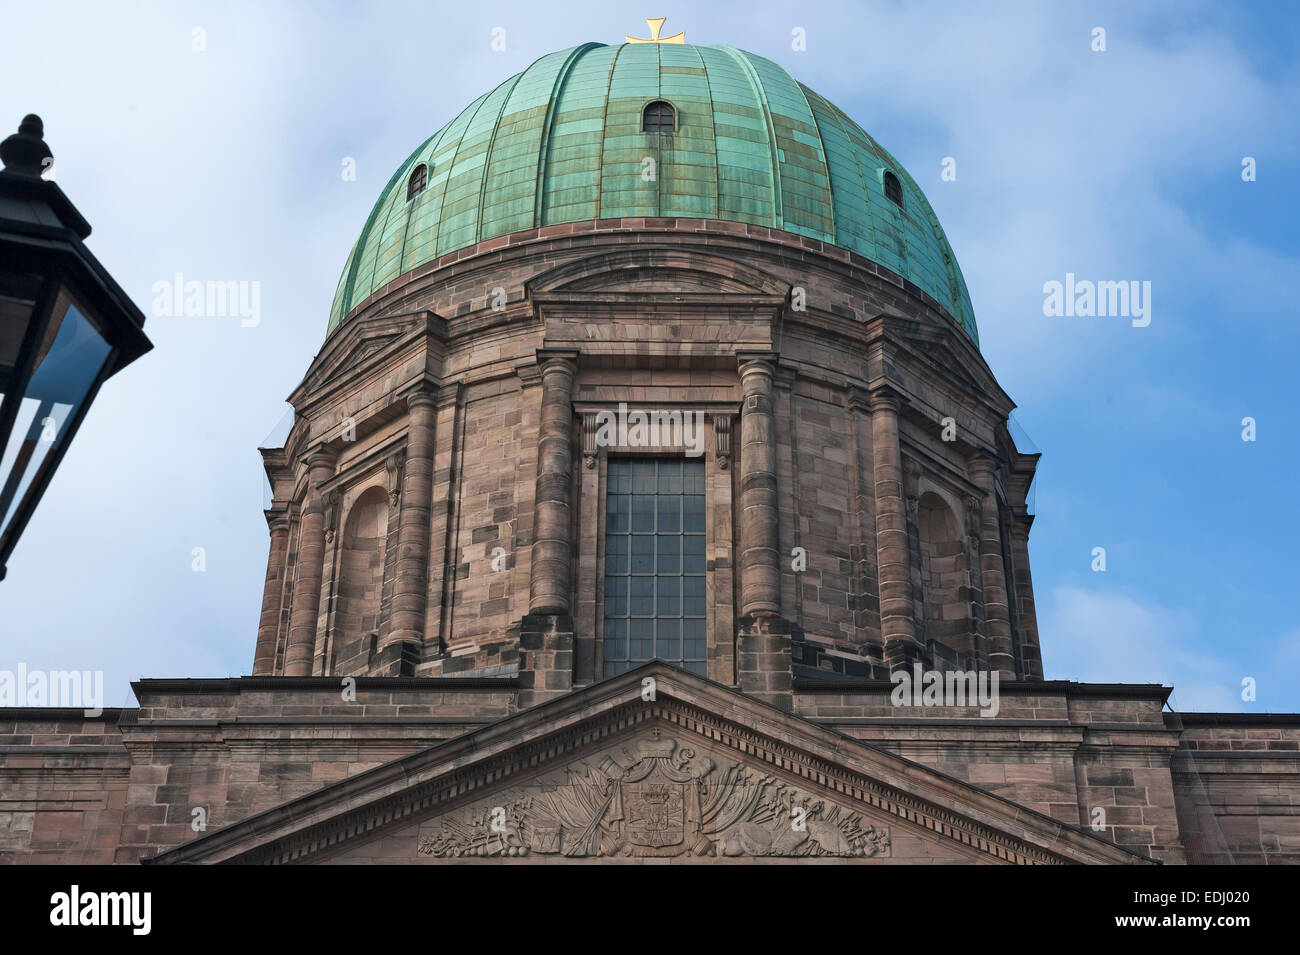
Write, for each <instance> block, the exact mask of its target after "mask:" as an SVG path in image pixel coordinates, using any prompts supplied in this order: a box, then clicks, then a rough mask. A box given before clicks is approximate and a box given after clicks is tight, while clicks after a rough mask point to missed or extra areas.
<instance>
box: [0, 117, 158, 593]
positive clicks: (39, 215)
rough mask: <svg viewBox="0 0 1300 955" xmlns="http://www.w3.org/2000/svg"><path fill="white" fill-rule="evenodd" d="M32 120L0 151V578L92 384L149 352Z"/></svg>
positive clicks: (133, 311)
mask: <svg viewBox="0 0 1300 955" xmlns="http://www.w3.org/2000/svg"><path fill="white" fill-rule="evenodd" d="M43 135H44V130H43V127H42V125H41V119H40V117H39V116H27V117H25V118H24V119H23V121H22V125H20V126H19V127H18V132H17V134H15V135H13V136H10V137H8V138H7V139H5V140H4V142H2V143H0V162H3V163H4V168H3V169H0V397H3V402H2V403H0V580H3V579H4V575H5V565H6V563H8V560H9V555H10V554H11V553H12V552H13V549H14V545H15V544H16V543H17V542H18V537H19V535H20V534H22V532H23V528H24V527H26V526H27V521H28V520H29V519H30V518H31V516H32V511H33V510H34V509H35V508H36V504H37V502H38V501H39V500H40V499H41V495H42V494H44V493H45V488H46V487H47V486H48V485H49V483H50V478H52V477H53V476H54V472H55V470H56V469H57V468H58V466H59V462H60V461H62V460H63V455H64V453H65V452H66V451H67V449H68V445H69V444H70V443H71V441H72V439H73V437H74V436H75V435H76V433H77V428H78V427H80V425H81V422H82V420H83V419H84V418H85V417H86V412H87V410H89V408H90V405H91V402H93V401H94V400H95V395H96V393H97V392H98V391H99V386H100V385H101V384H103V383H104V380H105V379H107V378H108V377H110V376H111V375H115V374H117V372H119V371H121V370H122V369H123V368H124V367H126V366H127V365H128V364H130V363H131V362H132V361H134V360H135V359H137V358H139V357H140V356H141V355H143V354H144V353H145V352H147V351H148V350H149V349H151V348H152V347H153V345H152V344H151V343H150V341H149V339H148V338H146V337H145V334H144V331H143V326H144V314H143V313H142V312H141V311H140V310H139V309H138V308H136V306H135V304H134V303H133V302H132V301H131V300H130V299H129V298H128V297H127V295H126V293H125V292H124V291H122V289H121V287H120V286H119V285H118V284H117V283H116V282H115V281H113V277H112V276H111V275H109V274H108V272H107V271H105V269H104V267H103V266H102V265H100V264H99V260H98V259H96V258H95V257H94V256H93V255H91V254H90V250H88V249H87V248H86V246H85V245H84V244H83V242H82V240H83V239H85V238H86V236H88V235H90V224H89V223H88V222H86V220H85V219H83V218H82V217H81V213H79V212H78V211H77V210H76V207H74V206H73V204H72V203H71V202H70V201H69V200H68V197H67V196H65V195H64V194H63V190H62V189H60V188H59V187H58V186H57V185H56V184H55V183H53V182H51V181H48V180H45V179H42V178H41V174H42V173H43V172H44V171H45V169H46V168H47V167H48V166H49V165H50V163H51V162H52V158H53V157H52V156H51V154H50V147H49V146H47V145H46V144H45V140H44V139H43V138H42V137H43Z"/></svg>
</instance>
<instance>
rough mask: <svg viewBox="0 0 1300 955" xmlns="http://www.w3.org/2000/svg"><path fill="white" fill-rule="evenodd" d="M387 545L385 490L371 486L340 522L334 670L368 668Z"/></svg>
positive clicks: (341, 673)
mask: <svg viewBox="0 0 1300 955" xmlns="http://www.w3.org/2000/svg"><path fill="white" fill-rule="evenodd" d="M387 547H388V492H387V491H386V490H385V489H384V488H382V487H372V488H370V489H369V490H367V491H366V492H365V493H364V494H362V495H361V496H360V497H359V498H357V500H356V503H355V504H353V505H352V510H351V511H349V512H348V519H347V523H346V524H344V526H343V540H342V546H341V547H340V548H339V569H338V588H337V594H338V600H337V603H336V605H335V606H336V608H337V609H336V613H335V616H334V627H333V639H332V640H331V645H332V653H331V660H330V672H331V673H332V674H335V675H338V676H356V675H359V674H363V673H365V672H367V670H366V668H367V666H368V665H369V657H370V645H371V636H372V635H373V634H376V633H377V632H378V631H379V608H380V603H381V601H382V599H383V590H384V553H385V551H386V550H387Z"/></svg>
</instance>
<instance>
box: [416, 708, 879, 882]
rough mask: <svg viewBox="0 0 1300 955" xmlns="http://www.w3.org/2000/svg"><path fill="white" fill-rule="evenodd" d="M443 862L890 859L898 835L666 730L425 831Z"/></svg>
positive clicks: (429, 847)
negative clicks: (723, 760)
mask: <svg viewBox="0 0 1300 955" xmlns="http://www.w3.org/2000/svg"><path fill="white" fill-rule="evenodd" d="M417 851H418V852H419V853H420V854H422V855H429V856H437V857H444V858H447V857H464V856H498V857H501V856H526V855H530V854H541V855H556V856H569V857H574V858H581V857H601V856H603V857H607V858H608V857H647V856H650V857H673V856H696V857H717V856H724V857H726V856H777V857H795V858H797V857H806V856H839V857H844V858H868V857H884V856H888V855H889V854H890V836H889V828H888V827H885V826H875V825H869V824H867V823H865V822H864V821H863V819H862V817H861V816H859V815H858V814H856V813H852V812H848V811H846V810H845V809H844V808H843V807H841V806H839V805H836V804H833V803H831V804H828V803H826V802H825V801H824V800H822V799H819V798H817V797H815V796H811V795H809V794H807V793H804V792H802V791H800V790H798V789H796V788H794V787H792V786H790V785H788V784H786V783H784V782H780V781H778V780H776V779H775V778H774V777H772V776H771V775H768V774H766V773H763V772H761V771H757V770H754V769H751V768H749V767H746V766H744V765H741V764H738V763H731V764H728V765H725V766H720V765H718V764H717V763H715V761H714V760H713V758H711V757H710V756H708V755H705V754H703V753H696V751H695V750H693V749H691V748H689V747H687V746H679V745H678V743H677V742H676V741H675V740H673V739H669V738H665V737H660V736H659V735H658V733H657V732H655V731H652V735H651V736H650V737H647V738H643V739H639V740H637V741H635V743H632V744H629V745H628V746H624V747H622V748H621V749H619V750H618V751H616V752H609V753H605V754H603V755H602V756H600V757H597V759H596V760H595V761H594V762H592V763H585V762H583V763H576V764H573V765H571V766H569V767H568V768H567V769H566V770H565V779H564V780H563V781H559V782H558V784H556V785H549V786H548V785H545V784H542V785H538V786H536V788H530V789H527V790H524V791H522V792H519V791H516V792H512V793H507V794H502V795H500V796H498V797H496V798H495V799H490V798H489V799H485V800H482V801H480V802H478V803H475V804H474V805H473V806H471V807H468V808H466V809H462V810H459V811H457V812H453V813H451V814H449V815H447V816H443V817H442V818H440V819H438V820H435V821H434V822H431V823H429V824H427V825H425V826H423V827H422V828H421V830H420V835H419V841H418V844H417Z"/></svg>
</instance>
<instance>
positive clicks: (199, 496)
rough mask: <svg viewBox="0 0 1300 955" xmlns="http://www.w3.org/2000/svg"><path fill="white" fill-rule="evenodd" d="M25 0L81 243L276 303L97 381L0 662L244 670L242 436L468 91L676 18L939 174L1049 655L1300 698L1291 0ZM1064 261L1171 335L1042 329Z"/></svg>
mask: <svg viewBox="0 0 1300 955" xmlns="http://www.w3.org/2000/svg"><path fill="white" fill-rule="evenodd" d="M0 6H2V10H0V17H2V19H0V22H3V23H4V24H5V28H4V30H3V31H2V32H0V129H2V130H3V131H4V134H7V133H8V132H11V131H13V129H16V128H17V124H18V121H19V120H20V118H21V117H22V116H23V115H24V114H26V113H29V112H36V113H38V114H39V115H40V116H41V117H42V118H43V119H44V121H45V127H46V141H47V142H48V143H49V144H50V146H51V148H52V149H53V151H54V155H55V160H56V163H55V177H56V178H57V180H58V182H59V184H60V186H61V187H62V188H63V190H64V191H65V192H66V193H67V194H68V195H69V196H70V197H71V199H72V200H73V202H74V203H76V205H77V207H78V208H79V209H80V210H81V212H82V213H83V214H84V215H85V216H86V217H87V218H88V219H89V221H90V222H91V224H92V225H93V226H94V230H95V231H94V234H93V235H92V236H91V237H90V239H89V240H88V244H89V246H90V248H91V250H92V251H93V252H94V253H95V255H96V256H98V257H99V259H100V260H101V261H102V262H103V263H104V264H105V266H106V267H107V268H108V269H109V271H110V272H111V273H112V274H113V275H114V277H115V278H116V279H117V280H118V281H119V282H120V284H121V285H122V286H123V287H124V288H125V289H126V290H127V292H128V293H129V294H130V295H131V296H132V297H133V298H134V300H135V301H136V303H137V304H138V305H140V307H141V308H142V309H143V310H145V312H146V314H149V313H150V311H151V308H152V303H153V299H154V294H153V287H154V285H155V283H157V282H159V281H172V280H174V276H175V275H176V274H177V273H180V274H181V275H183V276H184V277H185V278H186V279H187V280H188V279H197V280H201V281H239V282H248V283H252V282H256V283H259V284H258V288H259V290H260V303H259V304H260V316H259V321H257V323H256V324H252V323H250V322H247V321H241V319H240V318H239V317H238V316H232V317H226V318H220V317H206V318H186V317H181V316H175V317H168V316H151V317H150V318H149V320H148V322H147V324H146V326H145V329H146V332H147V333H148V335H149V336H150V338H151V339H152V340H153V342H154V346H155V347H154V350H153V351H152V352H151V353H150V354H149V355H147V356H145V357H144V358H143V359H141V360H139V361H138V362H137V363H136V364H134V365H132V366H130V367H129V368H128V369H127V370H126V371H124V372H123V373H121V374H120V375H118V376H117V377H115V378H113V379H112V380H110V381H109V382H108V384H107V385H105V387H104V388H103V389H102V391H101V393H100V396H99V398H98V399H97V401H96V402H95V404H94V406H93V408H92V409H91V411H90V414H89V416H88V417H87V419H86V421H85V423H84V424H83V426H82V428H81V430H80V431H79V433H78V435H77V437H76V440H75V441H74V442H73V443H72V445H71V448H70V450H69V451H68V454H67V456H66V457H65V459H64V463H63V465H62V467H61V468H60V470H59V472H58V473H57V474H56V476H55V478H54V481H53V482H52V484H51V486H50V488H49V490H48V491H47V493H46V495H45V497H44V499H43V501H42V502H41V504H40V506H39V508H38V509H37V511H36V514H35V516H34V517H33V519H32V521H31V523H30V524H29V525H28V527H27V530H26V532H25V534H24V536H23V539H22V540H21V541H20V543H19V545H18V547H17V549H16V551H15V552H14V554H13V556H12V557H11V559H10V562H9V569H8V576H7V578H6V579H5V580H4V581H3V582H0V670H15V669H16V668H17V666H18V664H19V663H22V664H25V665H26V666H27V667H28V668H29V670H30V669H39V668H43V669H47V670H55V669H79V670H102V671H103V672H104V674H105V681H106V693H105V700H104V702H105V705H107V706H129V705H134V698H133V694H132V693H131V690H130V686H129V684H130V681H131V680H134V679H138V678H141V677H180V676H191V677H199V676H212V677H223V676H235V675H239V674H244V673H248V672H249V670H250V668H251V665H252V658H253V644H254V641H255V637H256V631H257V621H258V614H259V610H260V605H261V595H262V582H263V578H264V575H265V570H266V553H267V546H268V534H267V529H266V524H265V520H264V518H263V516H262V512H261V509H262V507H263V490H262V487H263V478H262V471H261V461H260V457H259V455H258V453H257V450H256V449H257V447H258V446H259V445H262V444H265V443H266V442H267V439H268V436H271V435H272V434H277V433H283V427H282V425H283V423H284V422H285V419H286V415H287V414H288V413H289V411H290V409H289V406H288V405H287V404H286V403H285V400H284V399H285V397H286V396H287V395H288V394H289V393H290V391H291V390H292V389H293V388H294V387H295V385H297V383H298V382H299V381H300V380H301V377H302V375H303V373H304V371H305V370H306V368H307V366H308V364H309V362H310V361H311V359H312V357H313V356H314V355H315V353H316V352H317V350H318V349H319V348H320V346H321V344H322V341H323V338H324V331H325V326H326V323H327V321H328V317H329V309H330V303H331V301H332V298H333V295H334V290H335V287H336V285H337V282H338V277H339V273H340V271H341V270H342V268H343V264H344V260H345V258H346V257H347V254H348V250H349V249H350V247H351V245H352V243H353V241H354V240H355V238H356V236H357V234H358V233H359V232H360V230H361V227H362V225H363V223H364V221H365V218H366V215H367V214H368V212H369V210H370V207H371V205H372V203H373V202H374V201H375V199H376V197H377V196H378V195H379V193H380V191H381V190H382V189H383V187H384V185H385V184H386V182H387V181H388V179H389V177H390V176H391V175H392V173H393V171H394V170H395V169H396V168H397V167H398V165H399V164H400V163H401V162H402V160H403V159H405V157H406V156H407V155H409V153H410V152H411V150H412V149H414V148H415V146H417V145H418V144H419V143H421V142H423V141H424V140H425V139H426V138H427V137H428V136H429V135H430V134H431V133H433V132H434V131H436V130H437V129H438V128H440V127H441V126H442V125H444V124H445V123H446V122H447V121H449V120H450V119H452V118H453V117H455V116H456V115H457V114H458V113H459V112H460V111H461V110H462V109H463V108H464V107H465V106H466V105H468V104H469V103H470V102H471V101H472V100H473V99H474V98H476V97H477V96H478V95H480V94H481V93H483V92H484V91H486V90H488V89H490V88H492V87H494V86H496V85H497V84H498V83H499V82H501V81H502V80H503V79H505V78H507V77H509V76H510V75H512V74H514V73H516V72H518V71H520V70H522V69H524V68H525V67H526V66H527V65H528V64H529V63H531V62H533V61H534V60H536V59H537V58H538V57H540V56H542V55H544V54H546V53H548V52H551V51H554V50H558V49H563V48H567V47H570V46H573V45H576V44H578V43H581V42H585V41H591V40H594V41H598V42H603V43H619V42H622V39H623V36H624V34H627V33H633V34H634V35H645V33H644V31H645V26H644V22H643V18H644V17H645V16H646V15H647V14H652V15H656V16H658V15H664V16H667V17H668V22H667V23H666V24H665V27H664V32H665V35H667V34H669V33H674V32H677V31H679V30H685V31H686V37H687V41H688V42H692V43H697V44H713V43H722V44H728V45H731V46H735V47H739V48H741V49H744V50H748V51H750V52H753V53H757V54H759V55H762V56H765V57H768V58H770V59H772V60H774V61H776V62H777V63H779V64H780V65H782V66H783V67H785V68H786V69H787V70H788V71H789V72H790V73H791V74H792V75H793V76H795V77H796V78H797V79H798V80H800V81H801V82H802V83H804V84H805V85H807V86H809V87H811V88H812V89H815V90H817V91H818V92H819V93H821V94H822V95H824V96H826V97H827V98H829V99H830V100H831V101H833V102H835V103H836V104H838V105H839V106H840V107H841V108H842V109H844V110H845V111H846V112H847V113H848V114H849V115H850V116H852V117H853V118H854V119H855V120H857V121H858V123H859V124H860V125H862V126H863V127H864V128H865V129H866V130H867V131H868V132H870V133H871V134H872V135H873V136H874V137H875V138H876V139H877V140H878V141H879V142H880V143H881V144H882V145H884V146H885V147H886V148H887V149H889V150H890V151H891V152H892V153H893V154H894V156H895V157H896V158H897V159H898V160H899V161H900V162H901V163H902V164H903V165H904V166H905V167H906V168H907V169H908V171H909V172H910V173H911V174H912V176H913V177H914V178H915V179H916V180H917V182H918V184H919V185H920V186H921V188H922V189H923V190H924V191H925V192H926V194H927V196H928V198H929V199H930V201H931V203H932V205H933V206H934V208H935V211H936V213H937V214H938V216H939V219H940V221H941V222H942V223H943V225H944V228H945V230H946V232H947V235H948V238H949V240H950V241H951V244H952V246H953V249H954V251H955V252H956V255H957V259H958V261H959V263H960V264H961V267H962V270H963V273H964V275H965V278H966V281H967V284H968V286H969V288H970V294H971V299H972V302H973V304H974V309H975V316H976V320H977V322H978V324H979V329H980V344H981V351H982V352H983V354H984V356H985V358H986V359H987V361H988V362H989V364H990V366H991V367H992V369H993V371H994V373H995V374H996V375H997V377H998V379H999V381H1000V383H1001V384H1002V387H1003V388H1004V389H1005V390H1006V391H1007V392H1008V393H1009V394H1010V395H1011V396H1012V398H1013V399H1014V400H1015V401H1016V403H1017V404H1018V406H1019V407H1018V409H1017V411H1016V412H1015V416H1014V417H1015V420H1016V423H1017V425H1018V426H1019V429H1020V433H1022V434H1023V435H1025V436H1027V442H1032V448H1031V450H1038V451H1041V452H1042V453H1043V458H1042V462H1041V464H1040V467H1039V476H1038V480H1037V482H1036V488H1035V510H1036V513H1037V518H1036V520H1035V523H1034V527H1033V532H1032V535H1031V538H1030V553H1031V560H1032V568H1033V579H1034V589H1035V595H1036V601H1037V607H1038V622H1039V630H1040V636H1041V641H1042V645H1043V659H1044V666H1045V670H1046V675H1047V677H1048V678H1056V679H1074V680H1086V681H1091V682H1124V683H1146V682H1161V683H1165V684H1166V685H1172V686H1173V687H1174V693H1173V695H1172V696H1171V698H1170V706H1171V707H1172V708H1173V709H1175V710H1178V711H1180V712H1187V711H1192V710H1201V711H1215V712H1219V711H1248V712H1300V681H1297V680H1296V679H1295V676H1296V675H1297V672H1298V671H1300V613H1298V612H1297V604H1296V601H1295V594H1296V592H1297V587H1296V582H1295V578H1296V572H1297V565H1298V563H1300V561H1298V559H1297V551H1296V547H1295V542H1296V541H1297V540H1298V539H1300V508H1297V507H1296V506H1295V504H1294V503H1293V502H1292V503H1289V502H1290V498H1291V494H1292V493H1294V487H1295V480H1294V474H1295V472H1296V469H1297V468H1296V466H1297V464H1298V463H1300V450H1298V448H1300V441H1297V437H1300V436H1298V435H1297V399H1296V389H1295V379H1296V374H1297V371H1298V370H1300V367H1298V365H1300V363H1298V362H1297V357H1298V356H1300V331H1298V325H1297V318H1298V317H1300V316H1298V315H1297V305H1296V296H1295V293H1294V289H1295V286H1296V282H1297V279H1298V278H1300V268H1298V266H1300V229H1298V228H1297V226H1296V211H1297V209H1298V208H1300V148H1298V147H1300V55H1298V53H1300V6H1297V5H1294V4H1290V3H1282V2H1278V3H1264V2H1236V3H1232V4H1219V3H1197V2H1192V0H1170V2H1133V0H1129V2H1123V3H1086V4H1084V3H1069V2H1046V0H1044V2H1041V3H980V4H971V3H961V2H952V3H928V2H912V3H890V2H870V3H868V2H859V3H827V2H801V3H789V4H770V3H749V2H746V3H710V4H707V5H704V4H700V3H691V4H680V5H679V6H678V7H677V8H676V9H673V8H671V7H659V8H657V9H650V8H648V7H646V5H645V4H644V3H643V2H642V3H636V4H629V3H622V2H611V0H601V2H594V3H575V2H564V0H556V2H552V3H548V4H537V3H501V2H496V0H486V2H482V3H477V4H445V3H428V2H425V3H398V2H375V3H346V4H344V3H310V4H309V3H305V2H303V3H291V2H273V3H272V2H268V3H262V4H253V3H241V2H221V3H167V4H150V3H133V4H130V5H128V6H122V5H105V4H102V3H89V2H87V3H65V2H58V0H47V2H44V3H41V4H20V3H17V2H14V0H3V3H2V4H0ZM1098 28H1100V29H1102V30H1104V31H1105V34H1104V40H1105V44H1104V45H1105V49H1104V50H1100V49H1095V47H1097V46H1098V45H1099V43H1098V38H1099V36H1100V35H1099V34H1097V33H1096V30H1097V29H1098ZM498 31H500V32H498ZM801 38H802V41H803V42H802V46H803V48H802V49H799V48H797V47H799V46H800V43H799V42H798V41H799V40H800V39H801ZM494 39H495V40H498V41H499V40H504V44H502V43H500V42H497V43H495V44H494ZM502 45H503V46H504V49H494V46H498V47H499V46H502ZM1248 158H1249V159H1252V160H1253V163H1252V164H1251V165H1253V168H1254V177H1253V180H1252V181H1246V179H1245V178H1243V170H1244V168H1245V167H1244V166H1243V163H1244V162H1246V160H1247V159H1248ZM946 159H951V160H953V162H950V163H946V164H945V160H946ZM353 167H354V168H355V171H356V175H355V178H347V177H345V176H344V175H343V172H344V170H345V169H349V168H353ZM945 168H948V169H954V168H955V170H956V176H955V178H953V177H951V176H950V177H949V178H947V179H945V178H944V177H943V170H944V169H945ZM1068 273H1072V274H1073V275H1074V276H1076V279H1078V280H1093V281H1137V282H1142V283H1145V282H1149V283H1150V286H1149V287H1150V290H1151V291H1150V312H1149V316H1148V317H1149V318H1150V322H1149V324H1146V325H1141V324H1140V323H1139V324H1135V323H1134V322H1133V321H1131V320H1130V319H1128V318H1115V317H1082V316H1070V317H1066V316H1049V315H1046V314H1044V298H1045V294H1044V286H1045V284H1046V283H1049V282H1053V281H1056V282H1062V283H1064V282H1065V281H1066V275H1067V274H1068ZM1245 418H1252V419H1254V422H1255V435H1254V437H1255V440H1253V441H1246V440H1243V431H1244V427H1243V419H1245ZM195 548H202V549H203V555H204V562H203V563H204V569H202V570H201V571H200V570H195V569H194V566H195V558H194V553H195V550H194V549H195ZM1097 548H1104V552H1105V569H1104V570H1101V569H1097V568H1098V559H1097V556H1096V554H1097V551H1096V549H1097ZM1288 595H1290V596H1288ZM1243 681H1251V684H1252V685H1253V687H1254V693H1253V699H1243V695H1245V696H1247V697H1249V696H1251V695H1252V694H1250V693H1244V694H1243Z"/></svg>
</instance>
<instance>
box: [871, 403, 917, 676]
mask: <svg viewBox="0 0 1300 955" xmlns="http://www.w3.org/2000/svg"><path fill="white" fill-rule="evenodd" d="M902 406H903V398H902V395H900V394H899V393H898V392H897V391H894V390H893V389H892V388H888V387H883V388H877V389H876V390H875V391H873V392H872V393H871V450H872V456H873V478H874V481H875V489H876V575H877V580H879V582H880V634H881V640H882V641H883V643H884V645H885V648H884V649H885V665H886V666H887V667H888V668H889V669H890V670H891V671H893V670H897V669H899V668H900V667H903V668H906V667H909V666H911V664H912V663H913V662H916V661H918V660H921V659H923V657H924V653H923V651H922V648H921V646H920V644H918V643H917V640H916V621H915V619H914V617H913V612H914V609H915V608H914V607H913V606H912V582H911V578H910V573H911V565H910V561H909V558H908V548H907V505H906V503H905V502H904V500H903V452H902V450H901V449H900V448H899V444H898V411H899V409H900V408H902Z"/></svg>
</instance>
